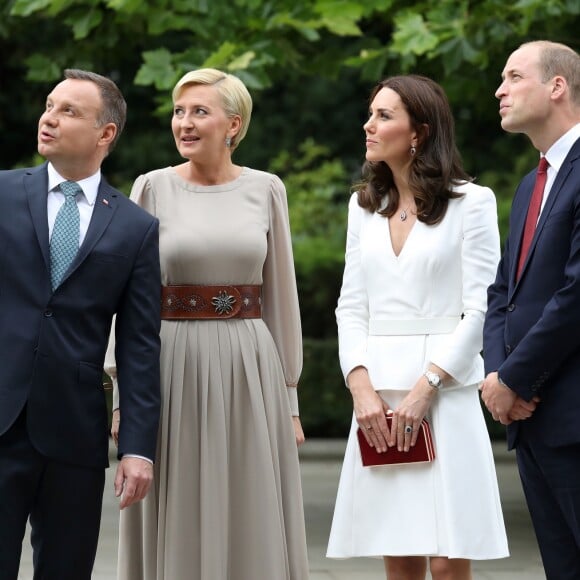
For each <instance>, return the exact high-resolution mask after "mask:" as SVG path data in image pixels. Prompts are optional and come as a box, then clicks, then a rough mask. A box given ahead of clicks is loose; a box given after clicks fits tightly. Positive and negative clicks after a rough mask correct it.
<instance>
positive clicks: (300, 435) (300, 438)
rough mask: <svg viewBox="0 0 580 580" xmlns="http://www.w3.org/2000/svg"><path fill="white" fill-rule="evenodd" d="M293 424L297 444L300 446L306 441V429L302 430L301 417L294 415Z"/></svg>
mask: <svg viewBox="0 0 580 580" xmlns="http://www.w3.org/2000/svg"><path fill="white" fill-rule="evenodd" d="M292 424H293V425H294V435H295V437H296V445H297V446H298V447H300V445H302V443H304V440H305V437H304V431H303V430H302V423H301V422H300V417H292Z"/></svg>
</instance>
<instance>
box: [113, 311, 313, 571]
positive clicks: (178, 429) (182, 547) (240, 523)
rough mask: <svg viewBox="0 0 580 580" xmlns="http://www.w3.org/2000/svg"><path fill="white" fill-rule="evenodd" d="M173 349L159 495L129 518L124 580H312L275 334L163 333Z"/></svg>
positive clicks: (192, 324) (255, 326)
mask: <svg viewBox="0 0 580 580" xmlns="http://www.w3.org/2000/svg"><path fill="white" fill-rule="evenodd" d="M161 343H162V354H161V373H162V376H161V382H162V417H161V427H160V434H159V442H158V454H157V462H156V465H155V483H154V486H153V488H152V490H151V492H150V493H149V495H148V496H147V498H146V499H145V500H144V501H143V502H141V503H140V504H137V505H135V506H132V507H131V508H128V509H126V510H124V511H123V512H121V520H120V538H119V568H118V578H119V580H305V579H307V578H308V560H307V554H306V539H305V529H304V514H303V506H302V491H301V483H300V472H299V463H298V452H297V448H296V443H295V437H294V430H293V427H292V420H291V414H290V409H289V404H288V399H287V394H286V387H285V382H284V376H283V374H282V368H281V365H280V361H279V358H278V354H277V351H276V349H275V346H274V342H273V340H272V337H271V335H270V333H269V331H268V329H267V327H266V325H265V324H264V323H263V321H262V320H261V319H259V320H229V321H223V320H220V321H216V320H207V321H163V323H162V329H161ZM121 421H122V418H121Z"/></svg>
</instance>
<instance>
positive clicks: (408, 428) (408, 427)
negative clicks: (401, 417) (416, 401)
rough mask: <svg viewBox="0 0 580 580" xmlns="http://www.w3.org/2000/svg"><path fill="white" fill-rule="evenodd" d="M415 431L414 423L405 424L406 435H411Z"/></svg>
mask: <svg viewBox="0 0 580 580" xmlns="http://www.w3.org/2000/svg"><path fill="white" fill-rule="evenodd" d="M412 432H413V426H412V425H405V435H410V434H411V433H412Z"/></svg>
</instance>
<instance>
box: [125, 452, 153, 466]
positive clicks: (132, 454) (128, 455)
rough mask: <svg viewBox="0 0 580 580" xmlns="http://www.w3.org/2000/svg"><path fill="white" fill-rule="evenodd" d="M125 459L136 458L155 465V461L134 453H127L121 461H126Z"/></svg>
mask: <svg viewBox="0 0 580 580" xmlns="http://www.w3.org/2000/svg"><path fill="white" fill-rule="evenodd" d="M125 457H136V458H137V459H144V460H145V461H147V462H148V463H151V465H153V461H151V459H149V457H143V455H135V454H134V453H125V455H123V457H122V458H121V459H124V458H125Z"/></svg>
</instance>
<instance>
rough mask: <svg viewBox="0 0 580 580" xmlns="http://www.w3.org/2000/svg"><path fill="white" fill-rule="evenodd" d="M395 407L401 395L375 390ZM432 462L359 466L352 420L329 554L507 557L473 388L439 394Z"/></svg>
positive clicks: (490, 461)
mask: <svg viewBox="0 0 580 580" xmlns="http://www.w3.org/2000/svg"><path fill="white" fill-rule="evenodd" d="M378 392H379V394H380V395H381V397H383V399H384V400H385V401H387V402H388V404H389V405H390V406H391V407H396V406H397V405H398V404H399V402H400V401H401V400H402V399H403V397H404V396H405V395H406V394H407V391H378ZM427 419H428V420H429V421H430V424H431V429H432V432H433V438H434V441H435V455H436V457H435V460H434V461H433V462H432V463H423V464H415V465H400V466H380V467H363V466H362V462H361V456H360V450H359V447H358V441H357V437H356V429H357V427H358V425H357V423H356V420H355V419H354V417H353V422H352V426H351V430H350V435H349V438H348V444H347V448H346V453H345V458H344V464H343V467H342V473H341V476H340V484H339V487H338V494H337V498H336V506H335V511H334V518H333V522H332V528H331V532H330V540H329V544H328V551H327V554H326V555H327V557H329V558H351V557H356V556H371V557H372V556H374V557H379V556H414V555H423V556H447V557H449V558H466V559H471V560H488V559H494V558H505V557H507V556H509V551H508V546H507V537H506V532H505V526H504V521H503V515H502V510H501V504H500V498H499V490H498V485H497V478H496V473H495V465H494V461H493V454H492V450H491V444H490V441H489V435H488V432H487V428H486V425H485V420H484V418H483V413H482V410H481V406H480V402H479V395H478V391H477V386H476V385H472V386H467V387H465V386H462V387H454V388H450V389H443V390H442V391H440V393H439V394H438V396H437V398H436V399H435V401H434V403H433V404H432V406H431V409H430V412H429V414H428V417H427Z"/></svg>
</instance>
